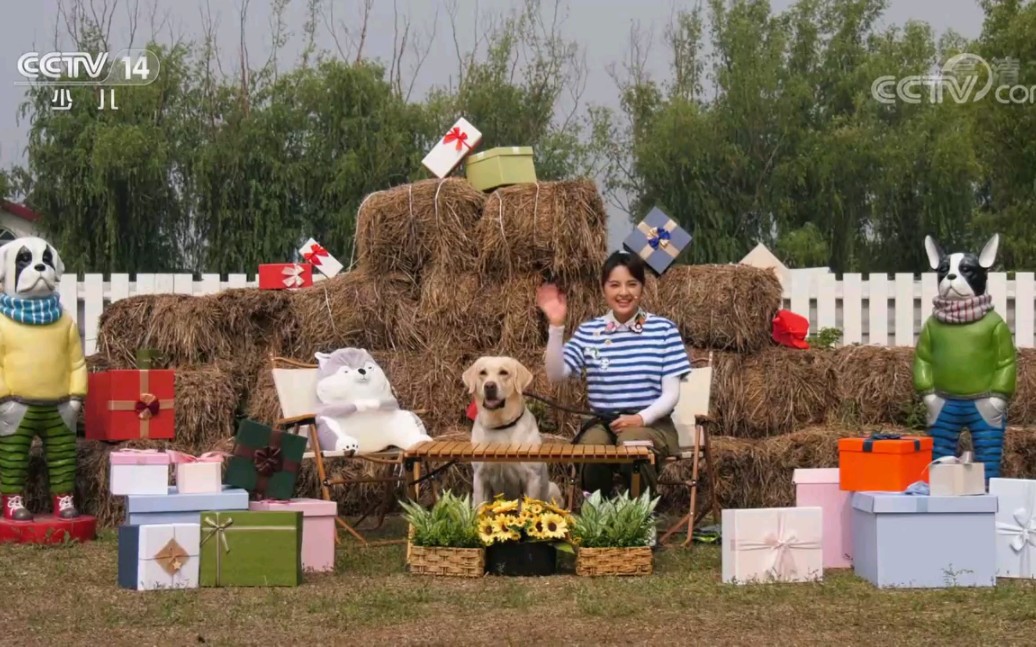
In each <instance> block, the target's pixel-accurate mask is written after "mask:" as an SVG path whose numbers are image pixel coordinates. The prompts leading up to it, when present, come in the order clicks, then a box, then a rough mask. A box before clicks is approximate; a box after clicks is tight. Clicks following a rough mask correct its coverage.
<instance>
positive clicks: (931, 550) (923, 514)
mask: <svg viewBox="0 0 1036 647" xmlns="http://www.w3.org/2000/svg"><path fill="white" fill-rule="evenodd" d="M852 505H853V522H852V523H853V570H854V571H855V572H856V574H857V575H858V576H860V577H862V578H864V579H866V580H868V581H869V582H870V583H871V584H874V585H875V586H877V587H879V588H945V587H951V586H996V511H997V497H995V496H992V495H989V494H982V495H975V496H913V495H908V494H899V493H894V492H857V493H855V494H854V495H853V504H852Z"/></svg>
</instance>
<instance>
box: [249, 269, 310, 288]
mask: <svg viewBox="0 0 1036 647" xmlns="http://www.w3.org/2000/svg"><path fill="white" fill-rule="evenodd" d="M311 285H313V266H312V265H311V264H310V263H265V264H263V265H260V266H259V289H260V290H295V289H298V288H308V287H310V286H311Z"/></svg>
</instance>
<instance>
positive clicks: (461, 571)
mask: <svg viewBox="0 0 1036 647" xmlns="http://www.w3.org/2000/svg"><path fill="white" fill-rule="evenodd" d="M407 551H408V553H409V558H408V559H407V564H408V566H409V567H410V572H411V573H414V574H416V575H446V576H449V577H482V576H483V575H485V574H486V551H485V549H484V548H429V547H426V546H413V545H410V543H409V542H408V543H407Z"/></svg>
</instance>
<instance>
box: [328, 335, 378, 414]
mask: <svg viewBox="0 0 1036 647" xmlns="http://www.w3.org/2000/svg"><path fill="white" fill-rule="evenodd" d="M316 359H317V363H318V365H319V368H317V398H319V399H320V401H321V402H324V403H325V404H326V403H331V402H351V401H354V400H372V399H373V400H381V399H385V398H391V397H393V396H392V386H391V385H390V384H389V381H388V377H386V376H385V372H384V371H383V370H381V367H380V366H378V363H377V362H375V361H374V358H373V357H371V355H370V353H368V352H367V351H365V350H363V349H362V348H339V349H338V350H336V351H334V352H333V353H317V354H316Z"/></svg>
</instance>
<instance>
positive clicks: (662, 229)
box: [622, 207, 691, 276]
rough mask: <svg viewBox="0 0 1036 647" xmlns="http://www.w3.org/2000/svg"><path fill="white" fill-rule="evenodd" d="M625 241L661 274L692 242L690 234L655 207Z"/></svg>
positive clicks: (633, 251) (632, 250) (631, 249)
mask: <svg viewBox="0 0 1036 647" xmlns="http://www.w3.org/2000/svg"><path fill="white" fill-rule="evenodd" d="M622 244H623V246H624V247H625V248H626V249H627V250H629V251H630V253H632V254H637V255H638V256H640V257H641V258H643V259H644V262H645V263H647V265H648V267H650V268H651V269H652V270H654V271H655V273H656V274H658V275H659V276H661V275H662V274H663V273H664V272H665V271H666V270H667V269H669V266H670V265H672V264H673V261H675V260H676V257H677V256H679V255H680V252H682V251H683V250H684V248H685V247H687V246H688V245H690V244H691V235H690V234H689V233H687V232H686V231H684V229H683V228H682V227H680V225H678V224H677V223H676V221H675V220H673V219H672V218H670V217H669V216H667V215H666V214H665V213H663V212H662V210H661V209H659V208H658V207H655V208H654V209H652V210H651V211H650V212H649V213H648V215H647V216H646V217H645V218H644V220H642V221H641V222H640V224H638V225H637V228H636V229H634V230H633V233H631V234H630V235H629V236H627V237H626V240H625V241H623V243H622Z"/></svg>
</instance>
